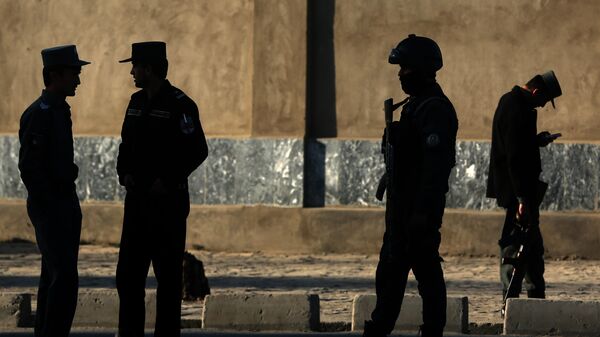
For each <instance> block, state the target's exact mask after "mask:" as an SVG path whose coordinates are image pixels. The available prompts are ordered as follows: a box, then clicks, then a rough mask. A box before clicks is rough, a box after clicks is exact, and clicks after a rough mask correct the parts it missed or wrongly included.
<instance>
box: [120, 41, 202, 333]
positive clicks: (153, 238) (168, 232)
mask: <svg viewBox="0 0 600 337" xmlns="http://www.w3.org/2000/svg"><path fill="white" fill-rule="evenodd" d="M129 61H131V62H132V64H133V67H132V69H131V75H133V79H134V81H135V86H136V87H138V88H141V89H142V90H140V91H138V92H136V93H134V94H133V95H131V100H130V101H129V105H128V106H127V110H126V112H125V121H124V122H123V130H122V132H121V140H122V142H121V145H120V146H119V157H118V161H117V172H118V174H119V182H120V183H121V185H123V186H125V187H126V189H127V196H126V197H125V218H124V222H123V232H122V236H121V247H120V251H119V262H118V265H117V290H118V292H119V298H120V307H119V336H121V337H134V336H135V337H137V336H143V335H144V321H145V305H144V295H145V284H146V277H147V275H148V268H149V266H150V262H152V266H153V268H154V274H155V275H156V280H157V282H158V288H157V295H156V296H157V299H156V306H157V308H156V326H155V332H154V336H157V337H177V336H179V335H180V326H181V288H182V265H183V253H184V250H185V233H186V218H187V216H188V213H189V210H190V200H189V194H188V185H187V179H188V176H189V175H190V174H191V173H192V172H193V171H194V170H195V169H196V168H197V167H198V166H199V165H200V164H201V163H202V162H203V161H204V159H206V157H207V155H208V147H207V145H206V139H205V138H204V132H203V131H202V125H201V124H200V119H199V115H198V107H197V106H196V104H195V103H194V101H192V99H191V98H189V97H188V96H187V95H186V94H184V93H183V92H182V91H181V90H179V89H177V88H175V87H174V86H172V85H171V83H169V81H168V80H167V79H166V76H167V69H168V62H167V53H166V45H165V43H164V42H140V43H134V44H133V45H132V56H131V58H129V59H126V60H122V61H120V62H129Z"/></svg>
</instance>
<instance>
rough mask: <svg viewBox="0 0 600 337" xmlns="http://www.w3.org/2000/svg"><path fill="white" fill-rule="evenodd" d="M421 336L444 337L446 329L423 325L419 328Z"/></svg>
mask: <svg viewBox="0 0 600 337" xmlns="http://www.w3.org/2000/svg"><path fill="white" fill-rule="evenodd" d="M419 334H420V335H421V337H442V336H443V335H444V327H439V326H427V325H425V324H423V325H421V326H420V327H419Z"/></svg>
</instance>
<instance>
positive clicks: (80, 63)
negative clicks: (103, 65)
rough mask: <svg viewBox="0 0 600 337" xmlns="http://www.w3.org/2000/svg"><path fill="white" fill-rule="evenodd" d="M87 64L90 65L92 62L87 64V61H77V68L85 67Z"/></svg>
mask: <svg viewBox="0 0 600 337" xmlns="http://www.w3.org/2000/svg"><path fill="white" fill-rule="evenodd" d="M88 64H92V62H88V61H84V60H79V63H78V65H79V66H86V65H88Z"/></svg>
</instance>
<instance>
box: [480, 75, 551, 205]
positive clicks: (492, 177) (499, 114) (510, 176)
mask: <svg viewBox="0 0 600 337" xmlns="http://www.w3.org/2000/svg"><path fill="white" fill-rule="evenodd" d="M527 95H528V93H527V92H526V91H525V90H524V89H522V88H520V87H517V86H515V87H514V88H513V89H512V90H511V91H510V92H508V93H506V94H504V95H503V96H502V98H500V102H499V103H498V107H497V108H496V112H495V114H494V122H493V126H492V149H491V154H490V166H489V175H488V184H487V197H488V198H495V199H497V202H498V205H499V206H501V207H508V206H509V205H510V204H514V203H516V202H517V198H524V199H525V200H528V199H529V200H533V198H535V197H536V195H535V193H536V188H537V184H538V177H539V175H540V173H541V172H542V165H541V160H540V149H539V146H538V142H537V126H536V124H537V111H536V110H535V109H533V108H532V104H531V103H530V102H529V100H528V97H527Z"/></svg>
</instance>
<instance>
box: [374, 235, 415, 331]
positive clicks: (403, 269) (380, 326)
mask: <svg viewBox="0 0 600 337" xmlns="http://www.w3.org/2000/svg"><path fill="white" fill-rule="evenodd" d="M391 241H392V238H391V235H390V233H389V232H386V233H385V234H384V239H383V245H382V246H381V252H380V254H379V263H378V264H377V271H376V273H375V291H376V294H377V302H376V305H375V309H374V310H373V312H372V313H371V319H372V322H366V325H365V333H364V335H365V336H385V335H388V334H389V333H390V332H392V330H393V329H394V326H395V325H396V320H397V319H398V315H399V314H400V309H401V307H402V300H403V299H404V291H405V290H406V283H407V281H408V273H409V271H410V264H409V261H408V259H407V258H406V257H405V256H401V255H400V252H399V249H398V248H396V249H393V248H392V247H391V245H393V244H394V243H392V242H391ZM396 244H399V243H396ZM392 251H394V252H393V253H392Z"/></svg>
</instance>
